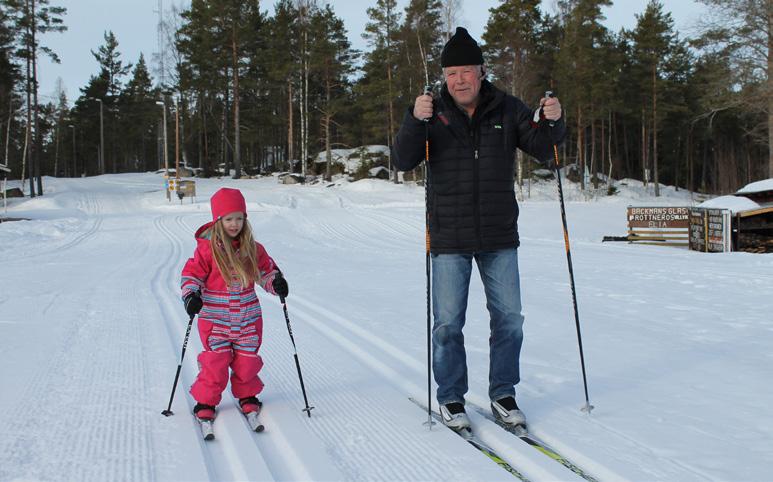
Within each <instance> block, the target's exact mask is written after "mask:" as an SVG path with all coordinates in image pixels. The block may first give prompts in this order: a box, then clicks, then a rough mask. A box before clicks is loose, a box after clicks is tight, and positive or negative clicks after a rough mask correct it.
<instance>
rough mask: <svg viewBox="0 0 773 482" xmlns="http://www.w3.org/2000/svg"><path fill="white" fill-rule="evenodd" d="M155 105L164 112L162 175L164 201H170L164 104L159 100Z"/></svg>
mask: <svg viewBox="0 0 773 482" xmlns="http://www.w3.org/2000/svg"><path fill="white" fill-rule="evenodd" d="M156 105H160V106H161V109H162V110H163V112H164V116H163V122H164V171H166V173H165V174H164V178H165V179H166V181H165V184H167V186H166V199H167V200H170V199H171V198H170V197H169V185H168V183H169V154H168V152H169V150H168V149H167V144H166V102H164V101H161V100H157V101H156Z"/></svg>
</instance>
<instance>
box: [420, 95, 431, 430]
mask: <svg viewBox="0 0 773 482" xmlns="http://www.w3.org/2000/svg"><path fill="white" fill-rule="evenodd" d="M431 93H432V86H431V85H429V83H428V84H427V85H425V86H424V95H430V94H431ZM422 122H424V244H425V245H426V256H425V263H424V264H425V268H426V272H427V421H426V422H425V425H427V427H428V428H429V430H432V425H433V424H434V422H433V421H432V295H431V286H432V281H431V278H430V273H431V271H432V268H431V259H430V248H429V247H430V242H429V241H430V237H429V118H427V119H422Z"/></svg>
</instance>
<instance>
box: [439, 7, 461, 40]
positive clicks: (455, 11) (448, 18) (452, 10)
mask: <svg viewBox="0 0 773 482" xmlns="http://www.w3.org/2000/svg"><path fill="white" fill-rule="evenodd" d="M442 1H443V33H444V34H445V37H446V39H449V38H451V36H452V35H453V34H454V30H456V25H457V24H458V23H459V20H460V19H461V16H462V0H442Z"/></svg>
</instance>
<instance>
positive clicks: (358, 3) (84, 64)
mask: <svg viewBox="0 0 773 482" xmlns="http://www.w3.org/2000/svg"><path fill="white" fill-rule="evenodd" d="M161 1H162V2H163V9H164V10H168V9H169V8H170V7H171V6H172V5H186V6H187V5H188V4H189V2H188V1H186V0H161ZM320 3H323V2H322V1H320ZM329 3H330V4H331V5H332V6H333V9H334V10H335V12H336V14H337V15H339V16H340V17H341V18H343V20H344V23H345V25H346V27H347V29H348V31H349V39H350V41H351V43H352V46H353V47H355V48H358V49H365V48H366V43H365V41H364V40H363V39H362V37H361V34H362V32H363V30H364V27H365V24H366V23H367V20H368V18H367V14H366V9H367V8H368V7H369V6H371V5H373V4H375V0H332V1H331V2H329ZM397 3H398V6H399V8H400V9H403V8H405V6H406V5H407V4H408V0H398V2H397ZM462 3H463V7H462V8H463V11H462V15H461V21H460V24H461V25H463V26H465V27H467V29H468V30H469V31H470V33H471V34H472V35H473V37H475V38H476V39H480V37H481V34H482V33H483V30H484V28H485V25H486V22H487V21H488V16H489V9H490V8H493V7H496V6H497V5H499V4H500V3H501V1H500V0H463V1H462ZM543 3H544V4H545V5H547V6H546V9H547V10H548V11H552V5H553V3H554V0H543ZM647 3H648V0H616V1H615V2H614V4H613V6H612V7H607V8H605V9H604V14H605V16H606V17H607V20H606V22H605V23H606V25H607V27H608V28H610V29H611V30H613V31H618V30H619V29H620V28H632V27H633V26H635V24H636V18H635V14H637V13H641V12H642V11H644V8H645V7H646V5H647ZM52 4H54V5H57V6H63V7H65V8H67V15H66V16H65V19H64V20H65V24H66V25H67V27H68V30H67V32H65V33H61V34H49V35H47V36H45V37H44V40H43V44H44V45H46V46H48V47H51V48H52V49H53V50H54V51H55V52H56V53H57V54H58V55H59V57H60V59H61V64H59V65H57V64H53V63H52V62H50V61H49V60H48V59H41V62H40V66H39V68H38V76H39V77H38V78H39V81H40V94H41V97H42V100H43V101H48V100H52V99H53V98H54V97H55V95H54V93H55V92H56V85H57V79H59V78H61V79H62V83H63V87H64V89H65V92H66V93H67V97H68V99H70V101H71V102H72V100H73V99H74V98H77V97H78V96H79V95H80V88H81V87H83V86H85V85H86V82H87V81H88V79H89V77H90V76H91V75H95V74H96V73H97V72H98V65H97V62H96V60H95V59H94V57H93V55H91V52H90V51H91V50H96V49H97V48H98V47H99V46H100V45H102V44H103V43H104V33H105V32H106V31H112V32H113V33H114V34H115V35H116V38H117V39H118V42H119V48H118V50H119V52H121V54H122V59H123V60H124V63H136V61H137V59H138V58H139V55H140V52H142V53H144V55H145V60H146V62H148V63H149V64H151V62H152V58H153V54H154V53H155V52H157V51H158V42H157V34H156V25H157V22H158V14H157V12H158V7H159V0H53V1H52ZM262 4H263V5H265V6H266V8H267V9H268V10H269V11H270V12H271V11H272V10H273V8H271V7H269V5H273V1H271V2H262ZM663 4H664V6H665V10H666V11H670V12H671V13H672V17H673V18H674V23H675V27H676V29H677V30H678V31H680V32H682V33H683V35H684V34H686V33H687V32H688V30H689V29H690V27H691V26H692V24H693V23H694V22H695V21H696V20H697V18H698V16H699V15H700V14H701V12H704V11H705V7H703V6H702V5H700V4H698V3H697V2H696V1H695V0H663ZM151 67H153V66H152V65H151ZM154 77H155V75H154Z"/></svg>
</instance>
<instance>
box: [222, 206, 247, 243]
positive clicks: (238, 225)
mask: <svg viewBox="0 0 773 482" xmlns="http://www.w3.org/2000/svg"><path fill="white" fill-rule="evenodd" d="M221 221H222V222H223V228H224V229H225V232H226V234H228V236H230V237H232V238H235V237H237V236H238V235H239V233H241V232H242V228H243V227H244V213H240V212H238V211H237V212H233V213H229V214H226V215H225V216H223V217H222V218H221Z"/></svg>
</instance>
